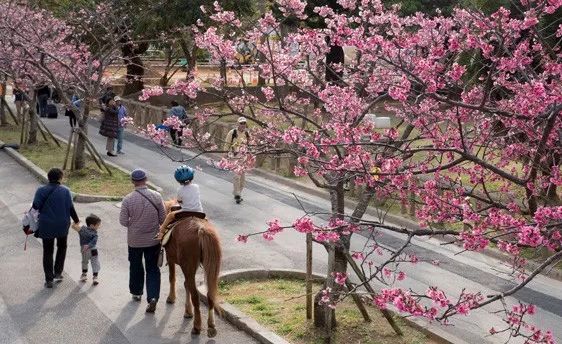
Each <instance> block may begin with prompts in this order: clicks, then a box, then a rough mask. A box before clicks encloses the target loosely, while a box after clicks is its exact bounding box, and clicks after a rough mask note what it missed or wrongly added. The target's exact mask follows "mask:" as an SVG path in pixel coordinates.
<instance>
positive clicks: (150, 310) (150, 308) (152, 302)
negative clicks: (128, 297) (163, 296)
mask: <svg viewBox="0 0 562 344" xmlns="http://www.w3.org/2000/svg"><path fill="white" fill-rule="evenodd" d="M156 302H158V301H156V299H151V300H150V302H149V303H148V306H146V313H154V311H156Z"/></svg>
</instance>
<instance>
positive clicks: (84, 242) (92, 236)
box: [72, 214, 101, 285]
mask: <svg viewBox="0 0 562 344" xmlns="http://www.w3.org/2000/svg"><path fill="white" fill-rule="evenodd" d="M100 226H101V219H100V218H99V217H98V216H96V215H94V214H90V215H89V216H88V217H86V225H85V226H80V225H77V224H73V225H72V228H73V229H74V230H75V231H77V232H78V236H79V239H80V252H82V275H81V276H80V281H82V282H86V281H87V280H88V264H91V265H92V272H93V283H92V284H93V285H98V283H99V280H98V273H99V272H100V261H99V254H98V230H99V228H100Z"/></svg>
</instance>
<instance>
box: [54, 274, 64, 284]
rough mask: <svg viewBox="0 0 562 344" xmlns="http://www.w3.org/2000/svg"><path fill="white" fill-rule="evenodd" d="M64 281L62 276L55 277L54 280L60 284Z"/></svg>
mask: <svg viewBox="0 0 562 344" xmlns="http://www.w3.org/2000/svg"><path fill="white" fill-rule="evenodd" d="M62 280H63V277H62V275H55V278H53V282H56V283H60V282H62Z"/></svg>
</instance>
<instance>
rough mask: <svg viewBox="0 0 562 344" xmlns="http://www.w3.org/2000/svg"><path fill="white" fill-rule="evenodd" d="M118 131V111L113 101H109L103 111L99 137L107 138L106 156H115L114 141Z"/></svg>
mask: <svg viewBox="0 0 562 344" xmlns="http://www.w3.org/2000/svg"><path fill="white" fill-rule="evenodd" d="M118 130H119V111H118V109H117V106H116V105H115V100H114V99H110V100H109V101H108V102H107V104H106V106H105V109H104V110H103V119H102V121H101V126H100V135H101V136H105V137H106V138H107V141H106V144H105V149H106V150H107V155H108V156H117V154H115V153H114V148H115V139H116V138H117V132H118Z"/></svg>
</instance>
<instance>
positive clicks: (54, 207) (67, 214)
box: [33, 168, 80, 288]
mask: <svg viewBox="0 0 562 344" xmlns="http://www.w3.org/2000/svg"><path fill="white" fill-rule="evenodd" d="M47 177H48V178H49V184H48V185H45V186H42V187H40V188H39V189H37V191H36V192H35V197H34V198H33V209H36V210H37V211H39V221H38V226H37V231H36V232H35V236H36V237H38V238H40V239H42V241H43V270H44V272H45V287H47V288H52V287H53V281H55V282H60V281H62V278H63V277H62V272H63V270H64V260H65V258H66V245H67V237H68V228H69V227H70V218H72V220H73V221H74V223H75V224H79V223H80V220H79V219H78V215H77V214H76V210H75V209H74V205H73V203H72V195H71V194H70V190H69V189H68V188H67V187H65V186H63V185H61V181H62V177H63V172H62V171H61V170H60V169H58V168H52V169H51V170H50V171H49V173H48V174H47ZM55 239H56V241H57V254H56V258H55V263H54V266H53V253H54V246H55Z"/></svg>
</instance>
